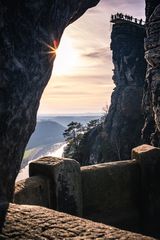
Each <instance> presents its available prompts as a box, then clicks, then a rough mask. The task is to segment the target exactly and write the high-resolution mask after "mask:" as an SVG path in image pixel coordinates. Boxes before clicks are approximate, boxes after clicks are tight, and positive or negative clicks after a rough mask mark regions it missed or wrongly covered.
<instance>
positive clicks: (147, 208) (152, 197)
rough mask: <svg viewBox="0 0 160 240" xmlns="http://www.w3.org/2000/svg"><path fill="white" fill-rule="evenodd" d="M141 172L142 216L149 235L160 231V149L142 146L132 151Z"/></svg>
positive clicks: (140, 198)
mask: <svg viewBox="0 0 160 240" xmlns="http://www.w3.org/2000/svg"><path fill="white" fill-rule="evenodd" d="M132 158H133V159H136V160H137V163H138V164H139V166H140V170H141V183H140V184H141V194H140V196H139V200H140V201H141V214H142V222H143V223H144V228H145V229H146V230H147V229H148V233H150V232H157V231H158V232H159V229H160V186H159V185H160V149H159V148H156V147H153V146H150V145H142V146H139V147H136V148H134V149H133V150H132Z"/></svg>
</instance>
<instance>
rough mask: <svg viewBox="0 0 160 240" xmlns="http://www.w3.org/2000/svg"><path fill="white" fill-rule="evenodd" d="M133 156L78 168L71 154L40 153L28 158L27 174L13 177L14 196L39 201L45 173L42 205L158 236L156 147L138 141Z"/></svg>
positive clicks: (159, 196)
mask: <svg viewBox="0 0 160 240" xmlns="http://www.w3.org/2000/svg"><path fill="white" fill-rule="evenodd" d="M132 157H133V160H128V161H120V162H119V161H118V162H112V163H104V164H98V165H92V166H87V167H82V168H80V166H79V163H78V162H76V161H75V160H72V159H58V158H52V157H47V158H42V159H40V160H37V161H35V162H33V163H31V164H30V176H31V178H30V179H27V180H24V181H22V182H20V183H17V186H16V193H15V199H16V201H15V202H16V203H20V204H28V203H29V204H35V205H40V204H39V199H41V197H42V191H37V190H36V189H37V188H38V189H39V184H40V181H42V182H43V183H44V185H43V184H42V186H45V181H46V179H47V182H48V184H47V188H48V186H49V191H47V192H46V200H45V201H44V202H43V200H42V201H41V205H42V206H46V205H45V204H46V202H48V203H49V208H51V209H55V210H58V211H61V212H66V213H70V214H72V215H76V216H83V217H85V218H87V219H91V220H94V221H97V222H103V223H105V224H109V225H113V226H116V227H119V228H122V229H125V230H126V229H127V230H130V231H135V232H140V233H143V234H147V235H151V236H156V237H160V232H159V229H160V190H159V182H160V149H159V148H155V147H152V146H149V145H142V146H140V147H137V148H135V149H133V151H132ZM36 177H38V178H37V184H36V185H35V186H34V180H35V179H36ZM43 178H44V179H43ZM32 188H33V191H32ZM42 189H43V187H42V188H41V190H42ZM34 191H35V195H36V196H34V197H33V192H34ZM30 193H32V194H30ZM32 197H33V199H32Z"/></svg>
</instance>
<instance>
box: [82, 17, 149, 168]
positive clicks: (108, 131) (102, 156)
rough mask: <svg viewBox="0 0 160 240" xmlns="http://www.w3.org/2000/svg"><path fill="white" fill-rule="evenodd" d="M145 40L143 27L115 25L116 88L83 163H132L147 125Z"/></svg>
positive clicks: (90, 140)
mask: <svg viewBox="0 0 160 240" xmlns="http://www.w3.org/2000/svg"><path fill="white" fill-rule="evenodd" d="M144 37H145V28H144V26H142V25H139V24H134V23H131V22H120V23H115V24H114V25H113V30H112V35H111V40H112V42H111V49H112V51H113V64H114V70H113V72H114V75H113V81H114V83H115V85H116V87H115V89H114V92H113V94H112V102H111V106H110V108H109V112H108V114H107V117H106V119H105V123H104V126H102V127H101V129H100V128H97V129H96V130H95V129H94V130H93V131H91V132H90V133H89V134H88V136H87V140H86V139H85V141H86V142H87V141H88V142H92V146H91V147H90V150H89V151H90V152H87V151H86V155H85V156H83V154H82V161H85V162H87V160H86V158H88V162H89V163H92V162H96V159H98V162H106V161H113V160H122V159H123V160H124V159H130V154H131V149H132V148H133V147H135V146H138V145H139V144H140V143H141V129H142V127H143V124H144V118H143V113H142V109H141V102H142V95H143V87H144V80H145V73H146V62H145V60H144ZM96 131H97V132H98V133H97V134H96Z"/></svg>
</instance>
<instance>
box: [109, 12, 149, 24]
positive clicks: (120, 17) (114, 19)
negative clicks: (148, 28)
mask: <svg viewBox="0 0 160 240" xmlns="http://www.w3.org/2000/svg"><path fill="white" fill-rule="evenodd" d="M110 22H111V23H125V22H130V23H132V24H136V25H138V26H140V27H144V26H145V21H143V19H142V18H141V19H138V18H134V17H133V16H129V15H127V14H123V13H117V14H115V15H113V14H112V15H111V21H110Z"/></svg>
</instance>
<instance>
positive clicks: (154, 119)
mask: <svg viewBox="0 0 160 240" xmlns="http://www.w3.org/2000/svg"><path fill="white" fill-rule="evenodd" d="M146 4H147V5H146V6H147V7H146V15H147V20H148V22H147V25H146V32H147V38H146V39H145V57H146V60H147V62H148V67H147V74H146V83H145V92H144V98H143V106H144V109H145V126H144V129H143V139H144V140H145V141H146V142H148V143H151V144H153V145H154V146H160V72H159V69H160V62H159V59H160V53H159V52H160V50H159V49H160V45H159V36H160V24H159V21H160V5H158V4H159V1H146Z"/></svg>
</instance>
